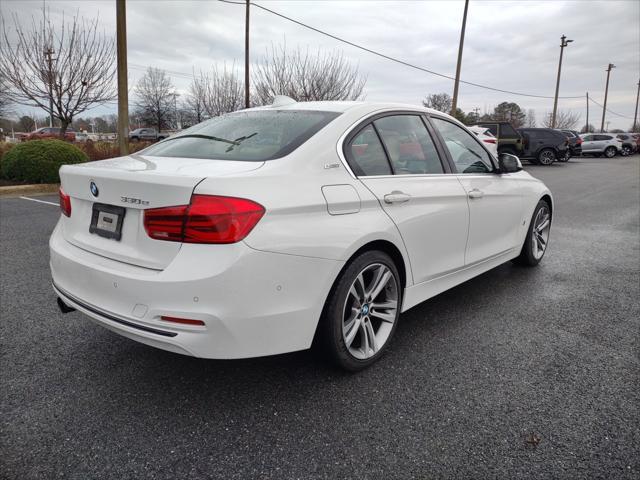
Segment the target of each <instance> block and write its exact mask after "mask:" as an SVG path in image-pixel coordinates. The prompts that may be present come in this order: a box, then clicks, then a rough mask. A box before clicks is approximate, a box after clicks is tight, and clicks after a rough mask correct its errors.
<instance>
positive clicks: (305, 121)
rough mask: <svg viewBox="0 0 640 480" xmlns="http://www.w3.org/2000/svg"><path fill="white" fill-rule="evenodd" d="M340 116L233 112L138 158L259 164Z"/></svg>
mask: <svg viewBox="0 0 640 480" xmlns="http://www.w3.org/2000/svg"><path fill="white" fill-rule="evenodd" d="M339 115H340V114H339V113H337V112H320V111H311V110H254V111H247V112H243V111H240V112H235V113H231V114H228V115H223V116H221V117H216V118H212V119H211V120H207V121H206V122H203V123H200V124H198V125H195V126H194V127H191V128H189V129H187V130H185V131H183V132H181V133H180V134H179V135H176V136H174V137H170V138H168V139H166V140H164V141H162V142H160V143H156V144H155V145H152V146H150V147H149V148H147V149H145V150H143V151H142V152H141V154H142V155H154V156H158V157H187V158H202V159H216V160H240V161H255V162H261V161H265V160H272V159H275V158H280V157H283V156H285V155H288V154H289V153H291V152H293V151H294V150H295V149H296V148H298V147H299V146H300V145H302V144H303V143H304V142H306V141H307V140H309V138H311V137H312V136H313V135H314V134H316V133H317V132H318V131H319V130H320V129H322V128H323V127H324V126H326V125H327V124H328V123H329V122H331V121H332V120H333V119H335V118H336V117H338V116H339Z"/></svg>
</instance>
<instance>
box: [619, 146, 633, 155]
mask: <svg viewBox="0 0 640 480" xmlns="http://www.w3.org/2000/svg"><path fill="white" fill-rule="evenodd" d="M620 153H621V154H622V156H624V157H626V156H628V155H631V154H632V153H633V151H632V150H631V147H630V146H629V145H623V146H622V150H621V152H620Z"/></svg>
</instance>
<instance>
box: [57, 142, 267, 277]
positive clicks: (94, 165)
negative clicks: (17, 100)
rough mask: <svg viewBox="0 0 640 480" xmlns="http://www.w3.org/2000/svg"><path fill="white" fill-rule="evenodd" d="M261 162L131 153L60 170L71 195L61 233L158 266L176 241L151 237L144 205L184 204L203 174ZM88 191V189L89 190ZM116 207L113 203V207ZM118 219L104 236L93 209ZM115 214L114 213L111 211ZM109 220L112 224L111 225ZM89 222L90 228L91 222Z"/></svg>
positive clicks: (87, 246) (113, 255)
mask: <svg viewBox="0 0 640 480" xmlns="http://www.w3.org/2000/svg"><path fill="white" fill-rule="evenodd" d="M262 165H264V162H241V161H228V160H202V159H191V158H175V157H150V156H143V155H135V154H134V155H130V156H127V157H121V158H116V159H110V160H102V161H99V162H90V163H85V164H80V165H66V166H64V167H62V168H61V170H60V179H61V186H62V189H63V190H64V192H65V193H66V194H67V195H69V196H70V197H71V216H70V217H65V216H63V217H62V231H63V235H64V238H65V239H66V240H67V241H68V242H69V243H71V244H73V245H75V246H77V247H79V248H82V249H84V250H87V251H90V252H92V253H95V254H98V255H101V256H103V257H107V258H110V259H113V260H117V261H121V262H125V263H129V264H132V265H138V266H141V267H146V268H152V269H157V270H162V269H164V268H166V267H167V266H168V265H169V263H170V262H171V260H173V258H174V257H175V256H176V255H177V253H178V251H179V250H180V247H181V243H178V242H165V241H159V240H154V239H152V238H150V237H149V236H148V235H147V232H146V231H145V229H144V224H143V217H144V210H145V209H147V208H158V207H168V206H177V205H187V204H189V202H190V199H191V194H192V192H193V190H194V188H195V187H196V185H198V183H200V182H201V181H202V180H203V179H204V178H207V177H220V178H223V177H225V176H232V175H238V174H243V173H245V172H250V171H253V170H256V169H258V168H260V167H261V166H262ZM92 190H93V191H92ZM114 207H115V208H114ZM96 210H97V211H100V212H109V213H110V215H112V216H111V217H109V218H106V220H107V221H109V222H111V220H112V219H113V220H114V222H116V223H117V222H118V221H120V219H119V217H122V219H121V225H120V228H119V229H117V230H118V232H119V237H120V238H119V239H117V238H113V237H115V236H116V235H112V238H107V237H106V236H104V235H105V233H104V232H105V231H104V230H102V229H101V228H97V229H96V227H101V226H104V225H101V224H100V223H97V221H96V218H94V217H97V218H98V219H100V220H101V217H100V215H98V212H97V211H96ZM113 215H115V216H113ZM116 223H114V224H113V225H114V228H116ZM92 225H93V227H92Z"/></svg>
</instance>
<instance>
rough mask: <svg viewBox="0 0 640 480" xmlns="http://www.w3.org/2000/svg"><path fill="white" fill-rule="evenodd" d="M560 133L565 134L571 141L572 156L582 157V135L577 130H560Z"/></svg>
mask: <svg viewBox="0 0 640 480" xmlns="http://www.w3.org/2000/svg"><path fill="white" fill-rule="evenodd" d="M558 131H560V132H562V133H564V134H565V135H566V136H567V138H568V139H569V150H571V156H572V157H579V156H580V155H582V138H581V137H580V133H579V132H576V131H575V130H563V129H559V130H558Z"/></svg>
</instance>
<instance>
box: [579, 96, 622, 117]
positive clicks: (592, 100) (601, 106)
mask: <svg viewBox="0 0 640 480" xmlns="http://www.w3.org/2000/svg"><path fill="white" fill-rule="evenodd" d="M589 101H590V102H593V103H595V104H596V105H598V106H599V107H600V108H603V107H604V105H602V104H600V103H598V102H596V101H595V100H594V99H593V98H592V97H589ZM605 110H606V111H607V112H609V113H610V114H612V115H617V116H618V117H621V118H627V119H629V120H633V118H631V117H627V116H626V115H621V114H619V113H616V112H614V111H612V110H609V109H608V108H605Z"/></svg>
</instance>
